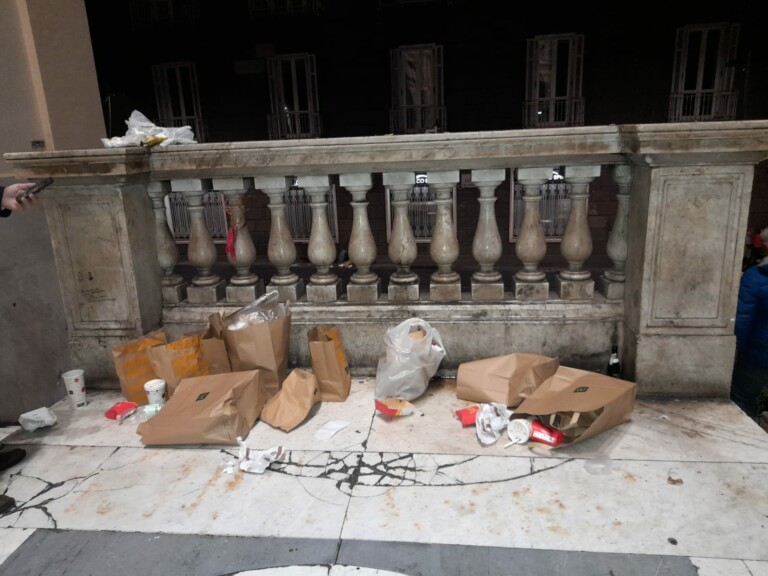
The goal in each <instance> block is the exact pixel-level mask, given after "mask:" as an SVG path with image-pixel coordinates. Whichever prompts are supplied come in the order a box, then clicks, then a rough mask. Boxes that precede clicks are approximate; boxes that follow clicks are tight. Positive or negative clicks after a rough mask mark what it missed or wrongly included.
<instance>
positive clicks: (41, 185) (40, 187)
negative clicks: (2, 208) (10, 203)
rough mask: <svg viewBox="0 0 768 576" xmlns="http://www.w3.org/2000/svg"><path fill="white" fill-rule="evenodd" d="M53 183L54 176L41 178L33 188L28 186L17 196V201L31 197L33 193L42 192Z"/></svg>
mask: <svg viewBox="0 0 768 576" xmlns="http://www.w3.org/2000/svg"><path fill="white" fill-rule="evenodd" d="M51 184H53V178H46V179H45V180H40V182H38V183H37V184H35V185H34V186H32V188H27V189H26V190H24V192H22V193H21V194H19V195H18V196H16V202H19V201H20V200H24V199H26V198H29V197H30V196H31V195H32V194H38V193H40V192H42V191H43V189H45V188H47V187H48V186H50V185H51Z"/></svg>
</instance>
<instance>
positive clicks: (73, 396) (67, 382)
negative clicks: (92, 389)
mask: <svg viewBox="0 0 768 576" xmlns="http://www.w3.org/2000/svg"><path fill="white" fill-rule="evenodd" d="M61 378H62V379H63V380H64V386H66V388H67V397H68V398H69V401H70V403H71V404H72V406H73V407H74V408H82V407H83V406H86V405H87V404H88V400H87V399H86V397H85V379H84V378H83V370H80V369H78V370H70V371H69V372H64V374H62V375H61Z"/></svg>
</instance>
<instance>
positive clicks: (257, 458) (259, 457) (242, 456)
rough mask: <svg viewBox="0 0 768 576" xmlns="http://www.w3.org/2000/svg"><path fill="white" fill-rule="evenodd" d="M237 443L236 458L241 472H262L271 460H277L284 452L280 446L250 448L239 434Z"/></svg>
mask: <svg viewBox="0 0 768 576" xmlns="http://www.w3.org/2000/svg"><path fill="white" fill-rule="evenodd" d="M237 443H238V444H239V445H240V452H239V454H238V460H239V461H240V470H242V471H243V472H252V473H254V474H264V471H265V470H266V469H267V468H269V465H270V464H272V462H277V461H278V460H280V459H281V458H282V457H283V455H284V454H285V452H284V451H283V447H282V446H273V447H272V448H270V449H268V450H261V451H259V450H252V449H251V448H248V446H246V445H245V442H243V439H242V438H241V437H240V436H238V437H237Z"/></svg>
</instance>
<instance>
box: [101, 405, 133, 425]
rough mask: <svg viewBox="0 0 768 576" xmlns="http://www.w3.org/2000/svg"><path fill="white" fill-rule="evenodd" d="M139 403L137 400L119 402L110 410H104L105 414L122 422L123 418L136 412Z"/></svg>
mask: <svg viewBox="0 0 768 576" xmlns="http://www.w3.org/2000/svg"><path fill="white" fill-rule="evenodd" d="M137 408H138V404H136V402H117V403H116V404H114V405H113V406H112V407H111V408H110V409H109V410H107V411H106V412H104V416H106V417H107V418H109V419H110V420H117V421H118V422H120V423H122V422H123V420H125V419H126V418H128V417H129V416H131V415H133V414H135V413H136V409H137Z"/></svg>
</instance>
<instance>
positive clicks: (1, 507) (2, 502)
mask: <svg viewBox="0 0 768 576" xmlns="http://www.w3.org/2000/svg"><path fill="white" fill-rule="evenodd" d="M15 507H16V501H15V500H14V499H13V498H11V497H10V496H5V495H3V494H0V516H2V515H3V514H5V513H6V512H8V511H9V510H12V509H13V508H15Z"/></svg>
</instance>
